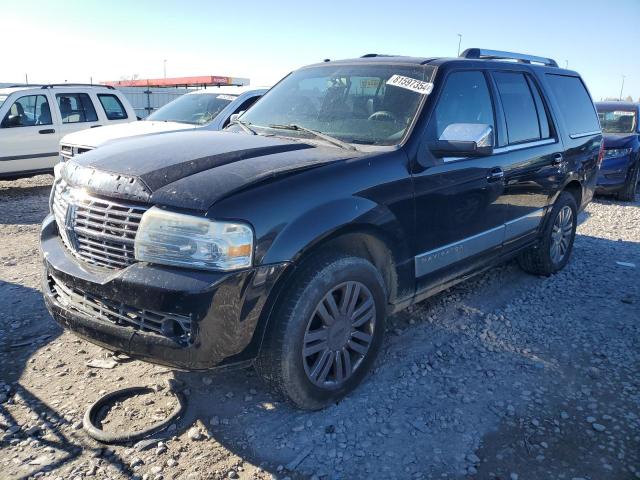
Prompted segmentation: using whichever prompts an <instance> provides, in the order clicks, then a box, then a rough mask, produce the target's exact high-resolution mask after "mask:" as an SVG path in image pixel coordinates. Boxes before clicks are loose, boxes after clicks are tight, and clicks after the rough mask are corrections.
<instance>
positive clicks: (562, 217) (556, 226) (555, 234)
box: [550, 205, 573, 264]
mask: <svg viewBox="0 0 640 480" xmlns="http://www.w3.org/2000/svg"><path fill="white" fill-rule="evenodd" d="M572 235H573V211H572V210H571V207H569V206H568V205H565V206H564V207H562V208H561V209H560V211H559V212H558V215H557V216H556V219H555V221H554V222H553V228H552V229H551V247H550V254H551V260H552V261H553V263H555V264H558V263H560V262H561V261H562V260H563V259H564V257H565V256H566V255H567V252H568V251H569V246H570V244H571V236H572Z"/></svg>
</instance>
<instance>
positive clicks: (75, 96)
mask: <svg viewBox="0 0 640 480" xmlns="http://www.w3.org/2000/svg"><path fill="white" fill-rule="evenodd" d="M54 95H55V103H56V109H57V111H58V115H60V119H61V122H62V123H61V126H60V136H61V138H62V137H64V136H65V135H67V134H69V133H72V132H77V131H78V130H85V129H87V128H92V127H99V126H101V125H102V123H101V122H100V119H99V118H98V111H97V108H96V107H97V105H94V104H93V101H92V99H91V96H90V95H89V94H88V93H85V92H79V91H63V92H61V91H57V92H55V93H54Z"/></svg>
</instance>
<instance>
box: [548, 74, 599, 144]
mask: <svg viewBox="0 0 640 480" xmlns="http://www.w3.org/2000/svg"><path fill="white" fill-rule="evenodd" d="M547 81H548V82H549V86H550V87H551V92H552V93H553V96H554V97H555V99H556V102H558V106H559V107H560V115H562V118H563V119H564V122H565V124H566V126H567V129H568V130H569V135H572V136H576V135H581V134H585V133H591V132H597V131H599V130H600V123H599V122H598V116H597V114H596V109H595V108H594V106H593V102H592V101H591V98H590V97H589V94H588V93H587V89H586V88H585V86H584V84H583V83H582V80H580V78H579V77H570V76H566V75H556V74H551V73H548V74H547Z"/></svg>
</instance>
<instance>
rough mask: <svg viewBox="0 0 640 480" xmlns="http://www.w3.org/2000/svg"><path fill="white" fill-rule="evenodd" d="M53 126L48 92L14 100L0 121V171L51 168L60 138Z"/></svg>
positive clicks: (55, 157)
mask: <svg viewBox="0 0 640 480" xmlns="http://www.w3.org/2000/svg"><path fill="white" fill-rule="evenodd" d="M56 123H57V122H56V119H55V118H54V117H52V108H51V101H50V97H49V94H48V92H44V91H43V92H42V93H38V94H34V95H22V96H19V97H18V98H16V99H15V101H13V103H11V105H10V107H9V108H8V109H7V110H6V113H5V114H4V116H3V118H2V120H1V121H0V172H1V173H14V172H28V171H35V170H46V169H50V168H53V166H54V165H55V164H56V162H57V161H58V140H59V138H60V137H59V132H58V128H56V127H57V125H56Z"/></svg>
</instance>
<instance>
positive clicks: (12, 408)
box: [0, 281, 132, 479]
mask: <svg viewBox="0 0 640 480" xmlns="http://www.w3.org/2000/svg"><path fill="white" fill-rule="evenodd" d="M0 305H2V313H1V314H0V364H1V365H2V368H1V369H0V397H1V399H0V431H2V432H4V433H0V452H3V456H5V458H9V455H12V456H13V455H16V454H17V453H18V452H19V451H20V450H21V449H22V447H19V445H20V444H22V443H23V442H25V441H28V442H36V443H37V444H38V445H39V447H43V448H44V450H42V452H43V453H42V454H41V455H38V456H37V457H35V458H27V459H25V460H24V462H22V464H21V465H19V466H16V465H13V466H12V468H15V470H12V471H11V473H10V472H9V470H5V474H6V475H9V476H10V477H11V478H19V479H26V478H33V477H34V476H36V475H41V474H42V473H45V472H49V471H51V470H54V469H56V468H59V467H62V466H64V465H65V464H67V463H68V462H71V461H73V460H75V459H78V458H80V457H81V456H82V455H83V453H84V454H87V453H88V452H91V451H96V447H95V445H94V446H92V445H90V444H89V443H88V442H87V441H86V439H85V438H84V437H83V435H82V434H81V433H80V432H75V430H76V429H75V428H72V427H71V423H72V422H71V420H70V419H69V418H68V416H67V415H65V413H64V412H61V411H60V410H59V408H58V407H57V406H56V402H53V403H52V399H51V398H42V397H40V396H38V395H37V394H36V393H34V391H35V390H34V389H33V388H31V387H26V386H24V383H26V382H25V381H24V375H26V374H28V373H29V372H27V369H29V368H31V369H33V367H32V364H33V360H34V359H35V357H37V356H39V355H42V354H43V353H46V352H47V351H48V350H50V348H51V345H52V344H53V343H54V342H55V341H56V340H57V339H58V338H59V337H60V335H61V334H62V329H61V328H60V327H59V326H58V325H57V324H56V323H55V322H54V321H53V319H52V318H51V317H50V315H49V313H48V311H47V309H46V308H45V306H44V302H43V300H42V293H41V292H40V291H39V290H37V289H34V288H29V287H26V286H23V285H19V284H15V283H10V282H5V281H0ZM48 362H50V363H55V362H56V359H55V358H52V359H50V360H49V361H48ZM32 373H34V372H32ZM35 376H36V377H39V378H40V380H42V381H44V382H45V383H48V384H51V383H53V384H54V385H55V384H56V383H57V382H56V377H54V376H53V375H50V374H49V373H48V372H47V371H41V372H37V375H35ZM46 377H51V378H50V379H46ZM58 388H59V387H58ZM50 391H53V389H52V390H50ZM25 414H26V418H25ZM45 452H46V453H45ZM20 456H22V455H20ZM105 460H106V461H107V462H108V463H110V464H111V465H113V466H114V468H116V469H118V470H119V471H121V472H122V473H123V474H124V475H127V476H130V475H131V474H132V472H131V471H129V470H128V469H127V468H126V467H124V466H123V465H124V462H123V461H122V459H121V458H120V457H119V456H118V455H117V454H114V455H112V456H110V457H109V458H107V459H105ZM0 477H3V474H0ZM3 478H4V477H3ZM7 478H8V477H7Z"/></svg>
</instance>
